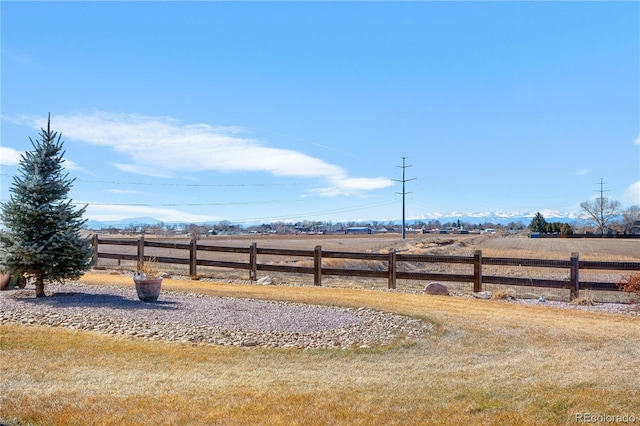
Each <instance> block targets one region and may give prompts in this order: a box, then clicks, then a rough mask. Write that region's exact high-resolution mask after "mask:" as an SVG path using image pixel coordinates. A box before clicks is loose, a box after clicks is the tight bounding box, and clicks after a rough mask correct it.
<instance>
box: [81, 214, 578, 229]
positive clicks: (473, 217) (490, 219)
mask: <svg viewBox="0 0 640 426" xmlns="http://www.w3.org/2000/svg"><path fill="white" fill-rule="evenodd" d="M540 214H542V216H544V218H545V219H546V220H547V222H567V223H570V224H574V223H579V222H582V221H583V219H582V218H581V217H580V215H578V214H576V213H562V212H558V211H555V210H542V211H540ZM535 215H536V212H526V213H523V212H501V211H496V212H487V213H463V212H449V213H428V214H423V215H420V216H411V217H408V218H407V219H406V221H407V223H408V224H409V225H410V224H412V223H416V222H420V221H422V222H428V221H430V220H438V221H439V222H440V223H442V224H444V223H450V222H457V221H458V220H459V221H460V222H463V223H469V224H485V223H493V224H495V225H507V224H509V223H512V222H513V223H518V222H522V223H523V224H524V225H529V223H531V219H532V218H533V217H534V216H535ZM373 221H378V222H388V221H384V220H378V219H371V220H369V221H368V222H373ZM161 222H162V223H164V224H165V225H188V224H189V223H187V222H165V221H162V220H159V219H156V218H153V217H134V218H128V219H121V220H111V221H98V220H88V221H87V227H88V228H90V229H101V228H109V227H114V228H119V229H123V228H126V227H130V226H139V225H156V224H158V223H161ZM363 222H367V221H363ZM394 222H395V223H397V224H400V223H402V220H401V219H397V220H395V221H394ZM205 223H210V224H211V223H215V222H201V223H197V224H198V225H204V224H205ZM243 225H245V224H243Z"/></svg>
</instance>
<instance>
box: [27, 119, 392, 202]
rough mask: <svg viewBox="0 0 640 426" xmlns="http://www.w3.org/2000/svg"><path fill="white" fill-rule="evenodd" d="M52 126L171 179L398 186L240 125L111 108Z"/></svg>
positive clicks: (351, 190) (127, 167)
mask: <svg viewBox="0 0 640 426" xmlns="http://www.w3.org/2000/svg"><path fill="white" fill-rule="evenodd" d="M15 120H16V121H18V122H21V123H22V124H26V125H29V126H31V127H34V128H41V127H42V126H43V125H44V123H46V118H44V117H37V116H22V117H19V118H18V119H15ZM52 124H53V125H54V127H55V129H57V130H59V131H60V132H61V133H62V134H63V137H64V138H68V139H73V140H76V141H80V142H85V143H89V144H92V145H97V146H104V147H108V148H110V149H113V150H114V151H116V152H119V153H121V154H123V155H124V156H125V157H126V158H127V160H128V161H127V162H124V163H123V162H119V163H117V164H113V165H114V167H117V168H118V169H120V170H123V171H127V172H131V173H138V174H144V175H150V176H163V177H170V176H173V175H174V173H175V172H180V173H183V172H184V171H185V170H190V171H193V172H197V171H206V170H216V171H220V172H247V171H255V172H267V173H270V174H272V175H274V176H283V177H298V178H300V177H302V178H315V179H320V180H321V181H322V182H324V185H322V186H323V188H320V189H318V190H317V192H318V193H320V194H322V195H327V196H334V195H353V194H357V193H361V192H363V191H368V190H373V189H380V188H386V187H389V186H391V185H392V184H393V182H392V181H391V180H390V179H388V178H381V177H376V178H366V177H352V176H349V173H348V172H347V170H345V169H344V168H343V167H341V166H338V165H335V164H329V163H327V162H325V161H323V160H321V159H318V158H314V157H311V156H309V155H306V154H303V153H301V152H298V151H294V150H289V149H281V148H274V147H270V146H268V145H267V144H265V143H264V142H263V141H260V140H257V139H252V138H250V137H245V136H244V135H243V133H244V130H243V129H242V128H239V127H215V126H211V125H208V124H193V125H188V124H182V123H181V122H179V121H178V120H176V119H173V118H170V117H150V116H144V115H139V114H114V113H107V112H95V113H91V114H71V115H58V116H55V117H53V118H52ZM153 166H157V167H153Z"/></svg>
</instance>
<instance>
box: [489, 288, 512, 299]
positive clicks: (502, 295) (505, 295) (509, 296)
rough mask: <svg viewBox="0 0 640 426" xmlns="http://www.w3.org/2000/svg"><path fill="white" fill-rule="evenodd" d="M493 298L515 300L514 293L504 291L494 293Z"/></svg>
mask: <svg viewBox="0 0 640 426" xmlns="http://www.w3.org/2000/svg"><path fill="white" fill-rule="evenodd" d="M491 298H492V299H494V300H515V296H514V295H513V293H512V292H510V291H504V290H499V291H494V292H493V294H492V295H491Z"/></svg>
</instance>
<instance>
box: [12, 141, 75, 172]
mask: <svg viewBox="0 0 640 426" xmlns="http://www.w3.org/2000/svg"><path fill="white" fill-rule="evenodd" d="M21 158H22V152H21V151H18V150H15V149H13V148H7V147H5V146H0V165H3V166H17V165H18V164H19V163H20V160H21ZM63 167H64V168H65V169H67V170H82V167H80V166H79V165H78V164H77V163H76V162H74V161H71V160H68V159H65V160H64V165H63Z"/></svg>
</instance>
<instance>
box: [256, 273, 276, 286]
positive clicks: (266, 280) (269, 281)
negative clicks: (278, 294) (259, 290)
mask: <svg viewBox="0 0 640 426" xmlns="http://www.w3.org/2000/svg"><path fill="white" fill-rule="evenodd" d="M258 284H262V285H270V284H273V279H271V277H270V276H268V275H267V276H266V277H262V278H260V279H259V280H258Z"/></svg>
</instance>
